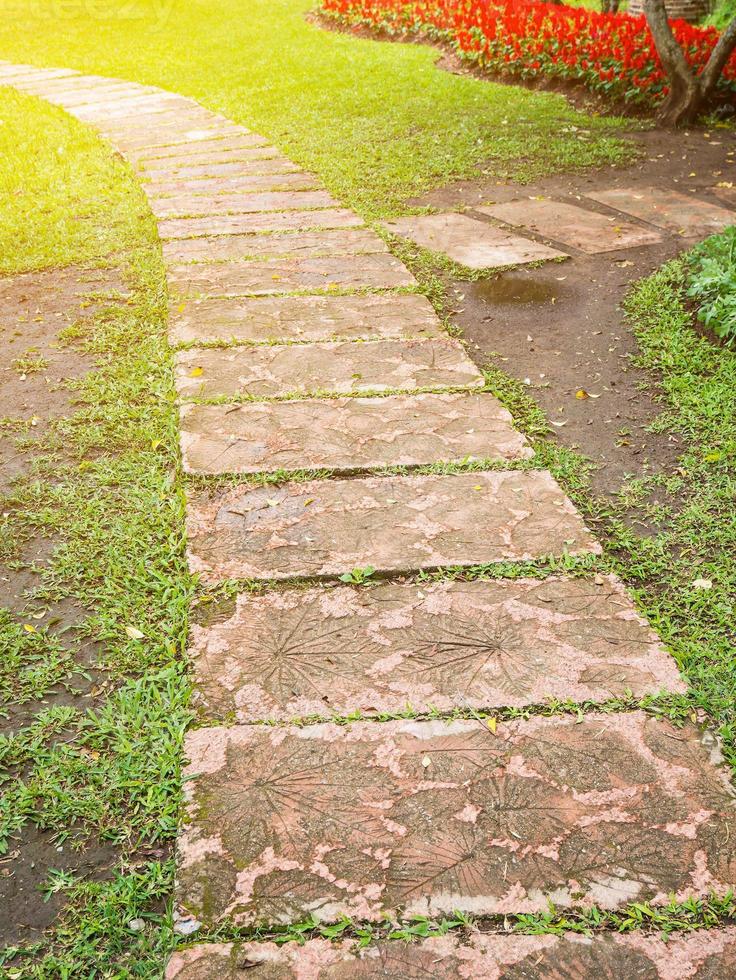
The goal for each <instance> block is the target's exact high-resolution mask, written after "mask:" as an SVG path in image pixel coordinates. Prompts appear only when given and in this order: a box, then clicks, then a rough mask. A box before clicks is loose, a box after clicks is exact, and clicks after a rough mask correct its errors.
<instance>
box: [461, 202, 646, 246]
mask: <svg viewBox="0 0 736 980" xmlns="http://www.w3.org/2000/svg"><path fill="white" fill-rule="evenodd" d="M475 210H476V211H479V212H480V213H481V214H487V215H488V216H489V217H491V218H496V219H497V220H498V221H504V222H506V223H507V224H509V225H513V226H514V227H517V228H526V229H528V230H529V231H533V232H535V233H536V234H538V235H542V236H543V237H544V238H550V239H552V240H553V241H557V242H563V243H564V244H566V245H572V246H573V248H578V249H580V251H581V252H589V253H591V254H595V253H596V252H610V251H614V250H616V249H621V248H634V247H636V246H639V245H652V244H654V243H656V242H661V241H662V236H661V235H660V234H659V233H658V232H656V231H652V230H650V229H647V228H642V227H640V226H639V225H633V224H631V223H630V222H627V221H624V220H623V219H619V218H613V217H609V216H607V215H604V214H599V213H598V212H597V211H586V210H585V209H584V208H579V207H576V206H575V205H574V204H565V203H562V202H560V201H552V200H548V199H543V198H541V199H540V198H534V199H531V200H529V199H527V200H524V201H512V202H510V203H509V204H493V205H491V206H489V207H486V206H483V207H476V209H475Z"/></svg>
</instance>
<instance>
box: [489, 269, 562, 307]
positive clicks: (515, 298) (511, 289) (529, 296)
mask: <svg viewBox="0 0 736 980" xmlns="http://www.w3.org/2000/svg"><path fill="white" fill-rule="evenodd" d="M472 288H473V291H474V293H475V295H476V297H477V298H478V299H480V300H483V302H484V303H509V304H511V303H513V304H518V305H523V304H526V303H549V302H550V301H551V300H552V299H553V298H555V297H560V296H563V295H564V293H565V290H564V288H563V287H562V286H561V284H560V283H558V282H554V283H552V282H545V281H544V280H535V279H532V278H531V276H526V275H506V276H499V277H498V278H497V279H480V280H478V282H474V283H473V286H472Z"/></svg>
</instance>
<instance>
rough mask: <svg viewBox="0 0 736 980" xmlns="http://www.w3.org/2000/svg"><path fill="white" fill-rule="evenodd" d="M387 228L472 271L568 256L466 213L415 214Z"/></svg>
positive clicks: (387, 225)
mask: <svg viewBox="0 0 736 980" xmlns="http://www.w3.org/2000/svg"><path fill="white" fill-rule="evenodd" d="M385 225H386V228H387V229H388V230H389V231H390V232H392V233H393V234H395V235H400V236H401V237H403V238H409V239H410V240H411V241H413V242H415V243H416V244H417V245H421V246H422V247H423V248H428V249H431V250H432V251H433V252H443V253H444V254H445V255H447V256H448V257H449V258H451V259H452V260H453V261H454V262H459V263H460V264H461V265H464V266H467V267H468V268H469V269H494V268H499V267H502V266H506V265H521V264H523V263H525V262H539V261H540V260H546V259H557V258H566V257H567V256H566V255H565V253H564V252H558V251H556V250H555V249H553V248H549V247H548V246H547V245H540V244H539V242H534V241H530V240H529V239H526V238H519V236H518V235H512V234H511V233H510V232H508V231H504V230H503V229H502V228H496V227H495V226H494V225H489V224H487V223H486V222H483V221H475V220H473V219H472V218H469V217H467V216H466V215H463V214H422V215H411V216H410V217H407V218H397V219H396V220H395V221H387V222H385Z"/></svg>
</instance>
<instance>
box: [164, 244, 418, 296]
mask: <svg viewBox="0 0 736 980" xmlns="http://www.w3.org/2000/svg"><path fill="white" fill-rule="evenodd" d="M168 283H169V292H170V293H173V294H174V295H180V296H192V295H201V296H275V295H278V294H280V293H291V292H314V291H315V290H323V289H337V288H339V289H364V288H369V287H370V288H373V289H391V288H394V287H396V286H414V285H416V280H415V279H414V277H413V276H412V274H411V273H410V272H409V270H408V269H407V268H406V266H405V265H404V264H403V263H402V262H399V260H398V259H396V258H394V257H393V255H391V254H390V253H385V254H373V255H361V257H360V260H358V261H356V260H355V259H353V258H351V257H350V256H337V257H329V256H326V257H316V258H300V257H296V258H289V257H287V258H276V259H263V260H259V261H253V262H231V263H227V264H225V263H221V264H216V265H194V266H192V265H174V266H169V270H168Z"/></svg>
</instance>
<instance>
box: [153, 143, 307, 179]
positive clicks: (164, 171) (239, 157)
mask: <svg viewBox="0 0 736 980" xmlns="http://www.w3.org/2000/svg"><path fill="white" fill-rule="evenodd" d="M197 160H199V157H197ZM144 164H145V165H143V164H142V165H141V167H140V169H141V171H142V174H143V176H144V177H145V178H147V179H148V180H150V181H151V183H152V184H155V182H156V181H159V180H171V181H175V182H177V183H180V184H182V185H183V184H185V183H186V182H187V181H189V180H192V179H193V178H195V177H207V178H209V177H222V176H232V177H244V176H247V175H250V174H289V173H297V172H298V171H299V167H297V165H296V164H295V163H292V162H291V160H288V159H287V158H286V157H283V156H281V155H280V154H279V152H278V150H276V149H275V148H269V149H265V148H264V149H256V150H250V151H246V150H241V151H240V152H239V153H235V154H232V153H231V154H227V153H223V154H222V156H221V159H220V162H218V163H211V162H204V163H199V162H193V161H192V160H191V159H190V158H189V155H188V154H187V155H186V156H185V158H184V159H181V160H175V159H172V160H171V161H169V160H148V161H144ZM165 164H168V166H165Z"/></svg>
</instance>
